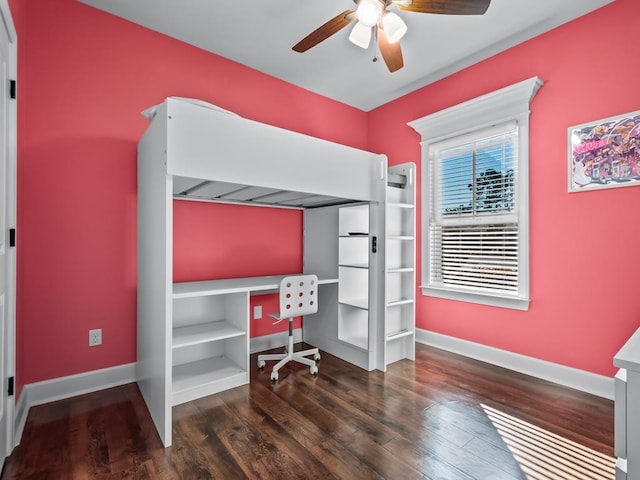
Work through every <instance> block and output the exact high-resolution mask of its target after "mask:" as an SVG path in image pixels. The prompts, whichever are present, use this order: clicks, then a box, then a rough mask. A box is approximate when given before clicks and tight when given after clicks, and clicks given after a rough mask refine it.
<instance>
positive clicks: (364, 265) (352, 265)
mask: <svg viewBox="0 0 640 480" xmlns="http://www.w3.org/2000/svg"><path fill="white" fill-rule="evenodd" d="M338 266H339V267H346V268H369V264H368V263H341V264H340V265H338Z"/></svg>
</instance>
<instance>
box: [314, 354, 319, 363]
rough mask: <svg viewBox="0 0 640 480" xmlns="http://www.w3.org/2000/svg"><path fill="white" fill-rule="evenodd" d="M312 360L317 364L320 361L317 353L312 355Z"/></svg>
mask: <svg viewBox="0 0 640 480" xmlns="http://www.w3.org/2000/svg"><path fill="white" fill-rule="evenodd" d="M313 359H314V360H315V361H316V362H317V361H319V360H320V354H319V353H314V354H313Z"/></svg>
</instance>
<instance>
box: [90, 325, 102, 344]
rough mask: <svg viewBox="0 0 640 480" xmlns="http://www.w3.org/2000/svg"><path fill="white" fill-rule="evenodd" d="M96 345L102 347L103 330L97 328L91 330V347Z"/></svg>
mask: <svg viewBox="0 0 640 480" xmlns="http://www.w3.org/2000/svg"><path fill="white" fill-rule="evenodd" d="M96 345H102V329H101V328H96V329H95V330H89V346H90V347H95V346H96Z"/></svg>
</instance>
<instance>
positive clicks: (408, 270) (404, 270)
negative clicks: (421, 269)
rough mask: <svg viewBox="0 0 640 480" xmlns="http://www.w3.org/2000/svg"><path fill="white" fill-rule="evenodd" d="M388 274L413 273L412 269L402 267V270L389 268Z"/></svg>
mask: <svg viewBox="0 0 640 480" xmlns="http://www.w3.org/2000/svg"><path fill="white" fill-rule="evenodd" d="M387 272H388V273H405V272H413V268H412V267H401V268H388V269H387Z"/></svg>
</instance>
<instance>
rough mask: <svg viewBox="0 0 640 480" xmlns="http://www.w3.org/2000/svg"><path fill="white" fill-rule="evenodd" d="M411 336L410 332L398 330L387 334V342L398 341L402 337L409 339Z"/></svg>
mask: <svg viewBox="0 0 640 480" xmlns="http://www.w3.org/2000/svg"><path fill="white" fill-rule="evenodd" d="M411 335H413V332H412V331H410V330H400V331H399V332H394V333H389V334H388V335H387V342H391V341H393V340H398V339H400V338H404V337H410V336H411Z"/></svg>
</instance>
